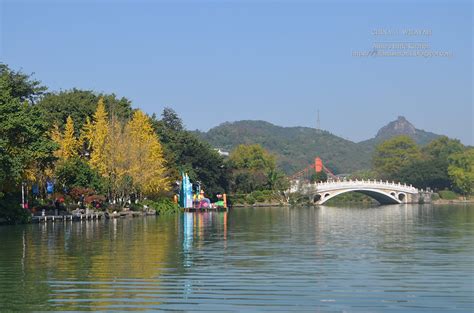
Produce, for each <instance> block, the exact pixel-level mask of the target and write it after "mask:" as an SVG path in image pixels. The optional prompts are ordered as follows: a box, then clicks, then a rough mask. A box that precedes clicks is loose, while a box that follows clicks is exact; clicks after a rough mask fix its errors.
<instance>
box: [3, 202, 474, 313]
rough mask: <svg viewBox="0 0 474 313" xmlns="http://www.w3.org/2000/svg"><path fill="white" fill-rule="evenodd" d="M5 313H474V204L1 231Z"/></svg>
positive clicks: (247, 212) (248, 212)
mask: <svg viewBox="0 0 474 313" xmlns="http://www.w3.org/2000/svg"><path fill="white" fill-rule="evenodd" d="M0 238H1V245H0V311H2V312H3V311H9V310H17V311H31V310H34V311H47V310H59V311H83V310H84V311H89V310H103V311H108V310H156V309H164V310H175V311H219V312H222V311H272V312H274V311H285V312H286V311H298V312H301V311H311V312H402V311H405V312H417V311H419V312H471V311H473V310H474V299H473V297H474V290H473V289H474V287H473V284H474V206H472V205H470V206H467V205H445V206H418V205H416V206H413V205H408V206H407V205H403V206H397V205H395V206H381V207H372V208H348V207H347V208H345V207H319V208H238V209H233V210H231V211H229V212H228V213H227V212H226V213H222V212H221V213H197V214H193V213H185V214H181V215H179V216H170V217H157V218H155V217H147V218H134V219H118V220H104V221H89V222H66V223H64V222H56V223H54V224H53V223H48V224H33V225H24V226H3V227H0Z"/></svg>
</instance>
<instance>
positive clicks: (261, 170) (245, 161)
mask: <svg viewBox="0 0 474 313" xmlns="http://www.w3.org/2000/svg"><path fill="white" fill-rule="evenodd" d="M228 163H229V168H230V170H231V172H232V189H233V191H234V192H243V193H250V192H252V191H255V190H264V189H272V190H282V189H284V188H286V187H287V185H288V183H287V181H286V178H285V176H284V175H283V173H282V172H280V171H279V170H278V169H277V167H276V159H275V156H273V155H272V154H270V153H269V152H268V151H266V150H265V149H264V148H263V147H262V146H260V145H239V146H237V147H236V148H235V149H234V150H233V151H232V153H231V154H230V156H229V160H228Z"/></svg>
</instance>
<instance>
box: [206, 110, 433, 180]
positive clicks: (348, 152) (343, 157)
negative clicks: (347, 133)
mask: <svg viewBox="0 0 474 313" xmlns="http://www.w3.org/2000/svg"><path fill="white" fill-rule="evenodd" d="M352 127H357V126H356V125H354V126H352ZM197 133H198V134H199V136H200V137H201V138H203V139H204V140H206V141H207V142H209V143H210V144H211V145H213V146H214V147H216V148H221V149H223V150H227V151H230V150H232V149H233V148H234V147H236V146H237V145H239V144H254V143H256V144H260V145H262V146H263V147H264V148H266V149H268V150H269V151H271V152H272V153H274V154H275V155H276V156H277V162H278V165H279V166H280V167H281V168H282V169H283V170H284V171H285V172H286V173H287V174H292V173H294V172H296V171H298V170H300V169H303V168H304V167H306V166H307V165H308V164H310V163H311V162H313V160H314V158H315V157H316V156H319V157H320V158H322V159H323V162H324V163H325V165H326V166H327V167H328V168H329V169H330V170H331V171H333V172H334V173H336V174H339V173H352V172H355V171H358V170H364V169H369V168H370V167H371V158H372V153H373V151H374V148H375V146H376V145H377V144H378V143H380V142H382V141H384V140H387V139H389V138H392V137H394V136H398V135H408V136H410V137H411V138H413V139H414V140H415V142H416V143H418V144H420V145H425V144H427V143H428V142H430V141H431V140H433V139H435V138H437V137H438V136H439V135H436V134H433V133H430V132H426V131H423V130H419V129H416V128H415V127H414V126H413V125H412V124H411V123H410V122H408V121H407V120H406V119H405V118H404V117H399V118H398V119H397V120H395V121H392V122H390V123H389V124H387V125H386V126H384V127H382V128H381V129H380V130H379V131H378V133H377V135H376V136H375V137H374V138H372V139H369V140H366V141H362V142H360V143H355V142H352V141H349V140H346V139H343V138H341V137H338V136H336V135H333V134H331V133H330V132H327V131H322V130H317V129H314V128H309V127H281V126H276V125H273V124H271V123H268V122H265V121H248V120H247V121H237V122H233V123H229V122H227V123H223V124H221V125H219V126H217V127H214V128H212V129H210V130H209V131H208V132H197Z"/></svg>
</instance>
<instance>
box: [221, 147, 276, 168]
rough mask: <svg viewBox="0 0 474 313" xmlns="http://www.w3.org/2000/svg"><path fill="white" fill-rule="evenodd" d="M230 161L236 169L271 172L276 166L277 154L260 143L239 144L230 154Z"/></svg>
mask: <svg viewBox="0 0 474 313" xmlns="http://www.w3.org/2000/svg"><path fill="white" fill-rule="evenodd" d="M229 162H230V163H231V165H232V167H233V168H236V169H249V170H254V171H260V170H261V171H264V172H269V171H271V170H273V169H275V168H276V159H275V156H273V155H271V154H270V153H269V152H268V151H266V150H265V149H264V148H263V147H262V146H260V145H258V144H255V145H238V146H237V147H236V148H235V149H234V150H233V151H232V153H231V154H230V156H229Z"/></svg>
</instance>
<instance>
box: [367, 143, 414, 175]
mask: <svg viewBox="0 0 474 313" xmlns="http://www.w3.org/2000/svg"><path fill="white" fill-rule="evenodd" d="M419 159H421V151H420V149H419V147H418V146H417V145H416V143H415V141H414V140H413V139H412V138H410V137H408V136H397V137H393V138H392V139H389V140H387V141H384V142H382V143H381V144H379V145H377V147H376V148H375V152H374V156H373V159H372V162H373V166H374V171H375V172H376V174H377V176H378V177H379V178H381V179H390V180H399V179H400V177H399V172H400V170H401V169H402V168H403V167H405V166H407V165H409V164H410V163H412V162H414V161H416V160H419Z"/></svg>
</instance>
